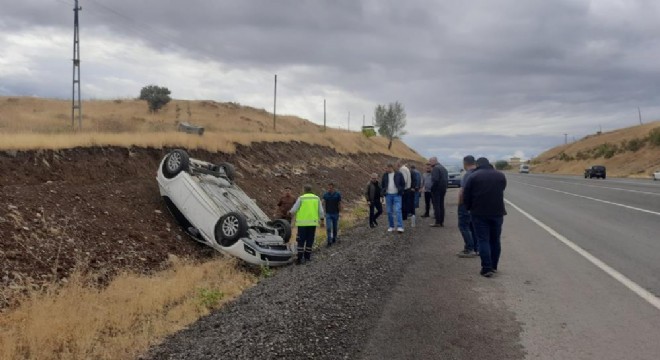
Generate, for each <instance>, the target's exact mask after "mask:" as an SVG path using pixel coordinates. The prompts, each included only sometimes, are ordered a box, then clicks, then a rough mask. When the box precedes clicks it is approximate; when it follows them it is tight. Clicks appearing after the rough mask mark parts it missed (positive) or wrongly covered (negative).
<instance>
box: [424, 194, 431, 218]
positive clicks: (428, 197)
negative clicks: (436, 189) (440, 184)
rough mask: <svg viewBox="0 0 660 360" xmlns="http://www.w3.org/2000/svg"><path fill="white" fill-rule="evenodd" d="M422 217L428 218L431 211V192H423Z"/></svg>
mask: <svg viewBox="0 0 660 360" xmlns="http://www.w3.org/2000/svg"><path fill="white" fill-rule="evenodd" d="M424 210H425V211H424V216H429V214H430V213H429V211H430V210H431V192H430V191H424Z"/></svg>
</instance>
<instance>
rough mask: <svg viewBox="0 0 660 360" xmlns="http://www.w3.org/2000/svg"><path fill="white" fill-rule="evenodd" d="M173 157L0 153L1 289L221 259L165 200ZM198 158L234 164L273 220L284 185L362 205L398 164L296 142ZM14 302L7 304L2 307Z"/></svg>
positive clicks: (123, 152)
mask: <svg viewBox="0 0 660 360" xmlns="http://www.w3.org/2000/svg"><path fill="white" fill-rule="evenodd" d="M167 152H168V150H167V149H153V148H130V149H126V148H116V147H93V148H74V149H68V150H59V151H25V152H5V153H0V169H2V171H1V172H0V199H2V201H0V286H1V287H3V288H5V289H12V290H14V291H18V292H20V291H23V290H25V288H26V287H38V286H41V285H42V284H45V283H52V282H54V281H67V277H68V276H69V275H70V274H71V272H72V270H73V269H74V268H76V267H78V268H80V269H82V270H83V271H84V272H86V273H89V274H94V276H95V277H96V279H97V281H98V282H99V283H100V284H104V283H106V282H107V281H108V280H109V279H110V278H111V277H112V276H113V275H114V274H116V273H117V272H119V271H124V270H130V271H136V272H141V273H149V272H152V271H154V270H158V269H161V268H162V267H164V266H165V264H166V261H167V258H168V255H169V254H173V255H176V256H179V257H186V258H191V259H195V260H202V259H206V258H210V257H212V256H216V255H217V254H216V252H215V251H213V250H212V249H210V248H207V247H204V246H202V245H199V244H197V243H195V242H194V241H192V240H190V239H189V238H188V237H187V236H185V234H184V233H183V232H182V231H181V230H180V229H179V228H178V227H177V226H176V225H175V223H174V221H173V218H172V217H171V216H170V214H169V213H168V212H167V209H166V208H165V206H164V203H163V201H162V200H161V198H160V194H159V192H158V185H157V183H156V180H155V177H156V170H157V167H158V165H159V163H160V160H161V159H162V158H163V156H164V155H165V154H166V153H167ZM190 154H191V156H192V157H195V158H199V159H204V160H207V161H211V162H216V163H219V162H223V161H228V162H231V163H233V164H234V165H235V166H236V169H237V182H238V184H239V186H241V188H242V189H243V190H244V191H245V192H246V193H247V194H248V195H250V196H251V197H252V198H254V199H255V200H256V201H257V203H258V204H259V205H260V206H261V207H262V208H263V209H264V210H265V211H266V213H268V214H272V213H273V212H274V208H275V204H276V202H277V199H278V197H279V194H280V189H281V188H282V187H283V186H285V185H290V186H292V187H293V189H299V188H300V187H301V186H302V185H303V184H304V183H312V184H313V185H315V187H316V190H317V191H320V189H321V188H322V187H324V185H325V184H327V182H328V181H330V180H332V181H334V182H335V184H336V185H337V188H338V189H339V191H341V192H342V195H343V196H344V198H345V199H346V201H348V202H350V201H354V200H357V199H358V198H359V197H361V196H362V191H363V188H364V185H365V184H366V182H367V181H368V178H369V174H370V173H372V172H379V173H380V172H381V171H382V169H383V168H384V166H385V164H386V163H388V162H392V161H394V159H393V158H391V157H389V156H385V155H377V154H356V155H342V154H339V153H337V152H336V151H334V150H333V149H331V148H328V147H322V146H313V145H308V144H303V143H296V142H292V143H258V144H253V145H251V146H249V147H246V146H240V147H239V148H238V149H237V151H236V152H235V153H233V154H224V153H210V152H207V151H203V150H192V151H190ZM11 301H12V299H11V298H7V297H5V298H2V297H0V307H4V306H7V305H8V304H10V303H11Z"/></svg>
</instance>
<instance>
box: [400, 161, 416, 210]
mask: <svg viewBox="0 0 660 360" xmlns="http://www.w3.org/2000/svg"><path fill="white" fill-rule="evenodd" d="M398 165H399V172H400V173H401V175H403V180H404V181H405V183H406V186H405V188H404V190H403V195H402V196H401V216H402V217H403V220H407V219H408V215H410V214H412V212H413V211H414V210H413V209H414V206H415V198H414V196H415V195H414V194H413V192H412V189H411V187H412V178H411V176H410V169H408V166H406V162H405V160H399V163H398ZM411 200H412V201H411Z"/></svg>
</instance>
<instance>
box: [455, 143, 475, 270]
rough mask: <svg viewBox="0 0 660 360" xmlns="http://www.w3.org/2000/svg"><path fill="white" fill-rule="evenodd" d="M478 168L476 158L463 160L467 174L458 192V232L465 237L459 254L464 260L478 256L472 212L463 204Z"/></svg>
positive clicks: (469, 156) (467, 157) (469, 157)
mask: <svg viewBox="0 0 660 360" xmlns="http://www.w3.org/2000/svg"><path fill="white" fill-rule="evenodd" d="M476 167H477V165H476V162H475V160H474V156H472V155H468V156H466V157H464V158H463V169H465V173H463V177H462V178H461V188H460V189H459V190H458V230H459V231H460V232H461V235H462V236H463V251H461V252H459V253H458V256H459V257H462V258H472V257H476V256H478V254H477V252H478V250H477V249H478V247H477V241H476V238H475V236H474V232H473V228H472V217H471V216H470V212H469V211H467V209H466V208H465V204H463V190H464V189H465V184H466V183H467V181H468V178H469V177H470V174H472V173H473V172H474V169H475V168H476Z"/></svg>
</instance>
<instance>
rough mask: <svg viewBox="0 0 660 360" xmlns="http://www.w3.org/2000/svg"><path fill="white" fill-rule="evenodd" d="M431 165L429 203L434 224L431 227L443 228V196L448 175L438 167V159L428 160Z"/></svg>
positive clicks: (445, 170)
mask: <svg viewBox="0 0 660 360" xmlns="http://www.w3.org/2000/svg"><path fill="white" fill-rule="evenodd" d="M429 164H430V165H431V202H432V203H433V214H434V215H435V223H434V224H432V225H431V226H432V227H443V226H445V195H446V194H447V185H448V184H449V173H448V172H447V169H445V167H444V166H442V165H440V163H439V162H438V158H436V157H432V158H430V159H429Z"/></svg>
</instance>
